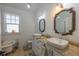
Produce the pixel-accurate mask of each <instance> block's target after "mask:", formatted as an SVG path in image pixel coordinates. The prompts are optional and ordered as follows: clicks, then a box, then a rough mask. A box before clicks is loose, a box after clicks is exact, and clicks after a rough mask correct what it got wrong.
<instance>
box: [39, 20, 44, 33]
mask: <svg viewBox="0 0 79 59" xmlns="http://www.w3.org/2000/svg"><path fill="white" fill-rule="evenodd" d="M39 31H40V32H44V31H45V19H41V20H40V21H39Z"/></svg>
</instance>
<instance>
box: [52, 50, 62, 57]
mask: <svg viewBox="0 0 79 59" xmlns="http://www.w3.org/2000/svg"><path fill="white" fill-rule="evenodd" d="M53 56H63V55H62V54H60V53H59V52H57V51H55V50H53Z"/></svg>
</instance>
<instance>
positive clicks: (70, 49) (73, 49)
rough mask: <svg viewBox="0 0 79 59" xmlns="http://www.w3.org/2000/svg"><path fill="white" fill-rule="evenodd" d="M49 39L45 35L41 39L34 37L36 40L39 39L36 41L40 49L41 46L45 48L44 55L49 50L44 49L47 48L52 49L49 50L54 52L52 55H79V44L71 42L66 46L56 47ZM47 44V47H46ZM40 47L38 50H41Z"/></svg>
mask: <svg viewBox="0 0 79 59" xmlns="http://www.w3.org/2000/svg"><path fill="white" fill-rule="evenodd" d="M47 39H48V38H46V37H44V36H41V38H40V39H34V40H37V41H38V42H37V41H35V42H37V44H38V48H39V49H40V47H43V50H42V52H43V54H42V55H45V54H44V53H46V52H47V51H44V50H45V49H46V50H47V49H49V50H51V49H52V51H50V52H49V54H50V53H51V52H52V55H51V54H50V56H79V51H78V50H79V46H76V45H74V44H71V43H69V44H68V46H66V47H65V48H63V49H59V48H57V47H55V46H54V45H51V43H48V40H47ZM39 42H40V43H42V44H41V45H40V46H39ZM45 45H46V46H47V47H45ZM39 49H37V50H39ZM35 51H36V50H35ZM36 53H37V52H36Z"/></svg>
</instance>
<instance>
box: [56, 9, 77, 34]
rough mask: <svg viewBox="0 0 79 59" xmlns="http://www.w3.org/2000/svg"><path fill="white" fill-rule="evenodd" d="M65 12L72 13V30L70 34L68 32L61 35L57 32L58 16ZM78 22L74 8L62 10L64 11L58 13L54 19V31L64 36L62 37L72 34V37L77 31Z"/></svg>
mask: <svg viewBox="0 0 79 59" xmlns="http://www.w3.org/2000/svg"><path fill="white" fill-rule="evenodd" d="M63 11H70V13H72V24H71V25H72V29H71V30H70V31H69V32H67V33H60V32H58V31H57V29H56V18H57V16H58V15H59V14H60V13H61V12H63ZM75 20H76V13H75V11H74V10H73V8H70V9H64V10H62V11H60V12H59V13H57V14H56V15H55V17H54V30H55V32H56V33H59V34H62V35H68V34H70V35H72V32H74V30H75V22H76V21H75Z"/></svg>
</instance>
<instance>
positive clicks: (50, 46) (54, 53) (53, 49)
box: [47, 43, 62, 56]
mask: <svg viewBox="0 0 79 59" xmlns="http://www.w3.org/2000/svg"><path fill="white" fill-rule="evenodd" d="M47 45H48V48H49V49H52V51H51V52H52V53H53V55H52V56H62V54H61V53H60V52H58V51H57V50H56V48H55V47H53V46H52V45H50V44H49V43H47ZM49 54H50V53H49Z"/></svg>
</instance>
